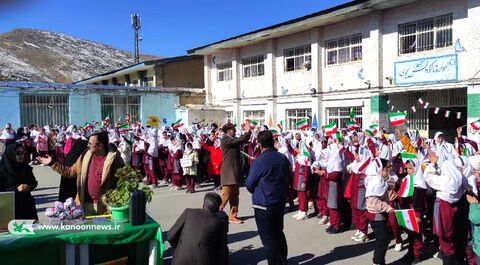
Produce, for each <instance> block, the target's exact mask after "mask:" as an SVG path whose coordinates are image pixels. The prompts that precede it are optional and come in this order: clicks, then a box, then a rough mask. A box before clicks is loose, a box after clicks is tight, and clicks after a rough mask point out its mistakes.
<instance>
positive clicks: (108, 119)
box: [102, 116, 110, 126]
mask: <svg viewBox="0 0 480 265" xmlns="http://www.w3.org/2000/svg"><path fill="white" fill-rule="evenodd" d="M108 123H110V116H107V117H106V118H105V119H104V120H103V121H102V126H107V124H108Z"/></svg>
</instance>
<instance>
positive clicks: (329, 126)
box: [323, 122, 337, 136]
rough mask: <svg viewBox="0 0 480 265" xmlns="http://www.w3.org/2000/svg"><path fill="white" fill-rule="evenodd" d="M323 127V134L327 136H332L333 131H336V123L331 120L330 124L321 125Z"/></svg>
mask: <svg viewBox="0 0 480 265" xmlns="http://www.w3.org/2000/svg"><path fill="white" fill-rule="evenodd" d="M323 128H324V129H325V134H326V135H327V136H332V134H333V133H336V132H337V123H336V122H332V123H330V124H327V125H325V126H323Z"/></svg>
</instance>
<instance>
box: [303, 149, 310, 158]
mask: <svg viewBox="0 0 480 265" xmlns="http://www.w3.org/2000/svg"><path fill="white" fill-rule="evenodd" d="M303 155H304V156H306V157H310V152H308V150H307V149H305V148H303Z"/></svg>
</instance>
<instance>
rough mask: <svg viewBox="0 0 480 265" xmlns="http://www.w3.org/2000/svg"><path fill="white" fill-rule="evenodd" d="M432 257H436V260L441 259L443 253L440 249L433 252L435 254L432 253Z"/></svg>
mask: <svg viewBox="0 0 480 265" xmlns="http://www.w3.org/2000/svg"><path fill="white" fill-rule="evenodd" d="M433 258H434V259H438V260H443V253H442V251H440V250H439V251H438V252H437V253H435V254H434V255H433Z"/></svg>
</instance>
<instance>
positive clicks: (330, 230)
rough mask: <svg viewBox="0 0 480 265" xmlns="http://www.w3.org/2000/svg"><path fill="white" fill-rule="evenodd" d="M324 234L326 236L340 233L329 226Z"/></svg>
mask: <svg viewBox="0 0 480 265" xmlns="http://www.w3.org/2000/svg"><path fill="white" fill-rule="evenodd" d="M325 232H327V234H338V233H340V231H339V230H338V228H335V227H333V226H329V227H328V228H327V229H325Z"/></svg>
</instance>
